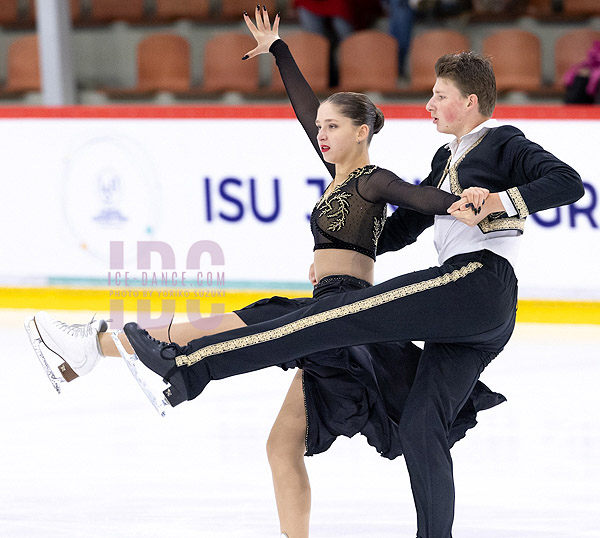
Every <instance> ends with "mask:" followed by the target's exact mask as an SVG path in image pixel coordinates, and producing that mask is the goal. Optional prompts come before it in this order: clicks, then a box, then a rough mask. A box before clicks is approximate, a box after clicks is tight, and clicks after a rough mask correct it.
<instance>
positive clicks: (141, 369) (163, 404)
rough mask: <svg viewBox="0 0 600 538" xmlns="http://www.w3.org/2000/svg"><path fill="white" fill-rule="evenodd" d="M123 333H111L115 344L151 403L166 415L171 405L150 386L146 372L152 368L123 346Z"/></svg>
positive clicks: (161, 413) (161, 414) (159, 412)
mask: <svg viewBox="0 0 600 538" xmlns="http://www.w3.org/2000/svg"><path fill="white" fill-rule="evenodd" d="M122 333H123V331H116V332H113V333H111V336H112V339H113V341H114V343H115V345H116V346H117V349H118V351H119V353H120V355H121V357H122V358H123V360H124V361H125V364H126V365H127V368H129V371H130V372H131V375H133V377H134V378H135V380H136V381H137V384H138V385H139V386H140V388H141V389H142V390H143V391H144V394H145V395H146V397H147V398H148V400H150V403H151V404H152V405H153V406H154V409H156V411H157V412H158V414H159V415H160V416H161V417H164V416H165V414H166V408H167V407H170V405H169V403H168V402H167V400H166V399H165V398H164V396H163V395H162V394H161V396H159V397H157V396H156V393H155V392H154V391H153V390H152V389H151V388H150V387H149V386H148V383H147V381H146V379H145V378H146V372H150V370H148V369H147V368H146V367H145V366H144V365H143V364H142V361H140V360H139V359H138V357H137V355H136V354H135V353H134V354H133V355H130V354H129V353H127V351H126V350H125V348H124V347H123V344H122V343H121V340H120V339H119V335H120V334H122ZM152 375H153V376H155V374H154V373H152Z"/></svg>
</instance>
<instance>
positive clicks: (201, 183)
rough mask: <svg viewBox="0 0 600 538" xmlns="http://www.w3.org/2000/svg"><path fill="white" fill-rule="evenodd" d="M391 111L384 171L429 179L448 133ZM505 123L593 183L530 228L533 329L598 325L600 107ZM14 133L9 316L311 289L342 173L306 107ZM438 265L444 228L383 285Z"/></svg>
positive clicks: (525, 277)
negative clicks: (318, 231) (329, 168)
mask: <svg viewBox="0 0 600 538" xmlns="http://www.w3.org/2000/svg"><path fill="white" fill-rule="evenodd" d="M383 110H384V113H385V114H386V124H385V126H384V129H383V130H382V131H381V133H379V134H378V135H377V136H376V137H375V138H374V140H373V143H372V147H371V161H372V162H373V163H375V164H378V165H380V166H383V167H386V168H389V169H391V170H394V171H395V172H396V173H398V175H400V176H401V177H403V178H404V179H405V180H407V181H411V182H415V183H416V182H418V181H420V180H422V179H423V178H424V176H425V175H426V174H427V172H428V169H429V168H428V167H429V163H430V160H431V157H432V155H433V153H434V151H435V150H436V149H437V148H438V147H439V146H440V145H442V144H444V143H446V142H448V141H449V137H448V136H446V135H441V134H438V133H436V132H435V128H434V126H433V125H432V124H431V120H430V119H429V118H428V114H427V113H426V112H425V111H424V110H423V109H422V107H413V106H402V107H401V106H387V107H383ZM496 117H497V118H498V120H499V122H500V123H510V124H513V125H515V126H517V127H519V128H520V129H521V130H522V131H523V132H524V133H525V135H526V136H527V137H529V138H530V139H532V140H534V141H536V142H538V143H540V144H541V145H542V146H543V147H544V148H546V149H548V150H549V151H551V152H553V153H554V154H556V155H557V156H558V157H559V158H561V159H563V160H564V161H566V162H567V163H569V164H571V165H572V166H573V167H574V168H576V169H577V170H578V172H579V173H580V174H581V176H582V178H583V180H584V182H585V186H586V195H585V197H584V198H582V199H581V200H580V201H578V202H576V203H575V204H573V205H571V206H569V207H563V208H560V209H556V210H549V211H546V212H543V213H540V214H539V215H534V216H532V217H530V218H529V219H528V222H527V227H526V232H525V235H524V237H523V241H522V252H521V257H520V263H519V266H518V267H517V274H518V276H519V287H520V296H521V304H520V310H519V315H520V319H521V320H523V321H544V320H546V321H554V320H559V321H560V320H568V321H570V322H572V323H585V322H587V323H590V322H591V323H599V322H600V321H599V319H598V318H599V317H600V314H599V310H600V306H599V305H600V283H599V281H598V278H597V274H598V270H597V267H598V262H599V261H600V241H599V233H598V223H599V222H600V210H599V209H598V190H599V189H600V172H598V169H597V160H596V159H595V153H596V152H597V146H598V144H597V141H598V140H600V111H599V110H597V109H595V108H592V107H589V108H588V107H504V108H501V107H500V108H498V110H497V113H496ZM0 124H1V125H2V127H3V128H0V141H1V143H2V147H3V149H4V151H3V159H2V162H1V164H0V168H1V171H2V175H1V177H2V179H1V181H2V187H3V192H4V195H5V196H4V200H5V203H4V208H3V209H4V210H3V212H2V215H1V216H0V219H1V220H0V223H1V224H2V227H3V229H4V230H5V231H6V232H7V233H5V237H4V238H3V254H4V255H3V256H2V261H1V262H0V286H1V289H0V307H4V308H10V307H13V308H14V307H16V308H37V307H44V308H51V307H52V308H61V307H62V308H65V309H70V308H77V309H80V308H83V309H88V308H89V309H94V310H102V311H107V310H112V309H114V310H115V311H131V310H144V309H147V310H149V311H152V312H157V311H167V310H169V309H173V310H174V311H176V312H180V313H185V312H188V311H189V310H190V309H191V310H195V309H199V310H200V311H202V312H204V313H206V312H207V311H210V307H209V306H208V305H210V304H214V305H216V306H215V307H214V308H215V309H216V310H215V311H218V310H219V309H222V308H223V309H230V308H237V307H239V306H243V305H244V304H247V303H248V302H251V301H253V300H255V299H257V298H259V297H262V296H264V295H270V294H273V293H275V294H281V295H306V294H307V293H309V292H310V286H309V285H308V282H307V278H306V277H307V273H308V266H309V265H310V263H311V257H312V252H311V251H312V243H311V236H310V232H309V227H308V215H309V214H310V211H311V209H312V206H313V204H314V203H315V201H316V200H317V199H318V197H319V195H320V194H321V192H322V189H323V188H324V187H325V186H326V184H327V182H328V177H327V173H326V170H325V168H324V167H323V165H322V163H321V161H320V159H319V158H318V156H317V155H316V153H315V152H314V149H313V148H312V146H311V145H310V143H309V142H308V140H307V138H306V135H305V134H304V132H303V130H302V129H301V128H300V127H299V125H298V124H297V122H296V121H295V119H294V118H293V114H292V112H291V109H290V108H289V107H287V106H274V107H262V106H257V107H102V108H95V107H71V108H57V109H41V108H23V109H13V110H4V111H0ZM390 210H391V208H390ZM436 262H437V260H436V254H435V250H434V248H433V246H432V234H431V231H430V230H428V231H427V232H425V234H424V236H423V238H421V239H420V240H419V241H418V242H417V244H416V245H412V246H410V247H408V248H407V249H405V252H400V253H396V254H387V255H385V256H382V257H380V258H379V259H378V261H377V264H376V276H377V280H384V279H386V278H389V277H392V276H394V275H396V274H398V273H402V272H407V271H412V270H416V269H419V268H422V267H425V266H429V265H432V264H435V263H436ZM111 301H113V302H112V303H111ZM119 301H120V302H119ZM54 305H56V306H54ZM565 316H567V318H565Z"/></svg>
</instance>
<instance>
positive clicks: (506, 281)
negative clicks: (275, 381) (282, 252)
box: [179, 250, 517, 538]
mask: <svg viewBox="0 0 600 538" xmlns="http://www.w3.org/2000/svg"><path fill="white" fill-rule="evenodd" d="M516 307H517V280H516V277H515V275H514V272H513V269H512V267H511V265H510V264H509V263H508V261H507V260H505V259H504V258H502V257H501V256H498V255H496V254H494V253H492V252H490V251H487V250H482V251H478V252H473V253H468V254H462V255H458V256H454V257H453V258H451V259H449V260H448V261H446V262H445V263H444V264H443V265H442V266H439V267H431V268H429V269H425V270H422V271H416V272H413V273H409V274H407V275H402V276H398V277H396V278H393V279H391V280H388V281H386V282H383V283H381V284H377V285H376V286H373V287H370V288H366V289H363V290H357V291H352V292H347V293H341V294H336V295H332V296H330V297H324V298H322V299H320V300H319V301H316V302H315V303H314V304H311V305H310V306H307V307H305V308H301V309H299V310H297V311H296V312H293V313H290V314H287V315H285V316H282V317H280V318H277V319H275V320H272V321H267V322H264V323H259V324H256V325H252V326H249V327H244V328H241V329H235V330H234V331H230V332H227V333H221V334H217V335H211V336H208V337H204V338H200V339H198V340H194V341H192V342H190V343H189V344H188V346H186V347H185V348H184V351H185V353H186V356H185V357H180V358H179V363H180V364H185V365H187V369H186V374H187V380H188V385H189V391H190V392H189V393H190V397H191V398H193V397H195V396H197V395H198V394H200V393H201V392H202V390H203V389H204V387H205V386H206V385H207V384H208V382H209V381H210V380H212V379H223V378H225V377H230V376H232V375H237V374H241V373H244V372H249V371H254V370H258V369H261V368H265V367H267V366H271V365H276V364H282V363H285V362H286V361H289V360H292V359H297V358H300V357H303V356H306V355H308V354H311V353H317V352H321V351H324V350H328V349H336V348H341V347H346V346H351V345H359V344H367V343H374V342H389V341H408V340H422V341H425V347H424V350H423V354H422V356H421V360H420V362H419V367H418V370H417V374H416V378H415V381H414V384H413V387H412V389H411V391H410V394H409V396H408V400H407V402H406V405H405V408H404V412H403V414H402V417H401V422H400V431H401V442H402V448H403V452H404V456H405V459H406V464H407V467H408V471H409V475H410V480H411V487H412V490H413V496H414V499H415V506H416V509H417V522H418V533H419V534H418V536H419V538H450V537H451V532H452V522H453V518H454V480H453V473H452V458H451V456H450V449H449V446H448V429H449V425H450V424H451V423H452V422H453V420H454V418H455V417H456V414H457V413H458V411H459V410H460V408H461V407H462V405H463V404H464V403H465V401H466V399H467V397H468V396H469V395H470V393H471V391H472V390H473V387H474V385H475V383H476V382H477V380H478V378H479V375H480V374H481V372H482V371H483V369H484V368H485V367H486V366H487V365H488V364H489V362H490V361H491V360H492V359H493V358H494V357H495V356H496V355H497V354H498V353H500V351H501V350H502V349H503V348H504V346H505V345H506V343H507V342H508V340H509V338H510V336H511V334H512V331H513V328H514V323H515V316H516Z"/></svg>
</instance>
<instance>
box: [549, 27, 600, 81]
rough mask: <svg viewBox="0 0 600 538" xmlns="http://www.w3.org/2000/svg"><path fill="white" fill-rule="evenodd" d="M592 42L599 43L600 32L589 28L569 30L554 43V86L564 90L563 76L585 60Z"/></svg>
mask: <svg viewBox="0 0 600 538" xmlns="http://www.w3.org/2000/svg"><path fill="white" fill-rule="evenodd" d="M594 41H600V31H599V30H591V29H589V28H579V29H577V30H571V31H570V32H567V33H566V34H564V35H562V36H560V37H559V38H558V39H557V40H556V42H555V43H554V85H555V86H556V87H557V88H561V89H563V88H564V83H563V80H562V79H563V76H564V74H565V73H566V72H567V70H568V69H569V68H570V67H571V66H573V65H575V64H577V63H579V62H582V61H583V60H585V58H586V56H587V52H588V50H589V49H590V47H591V46H592V43H593V42H594Z"/></svg>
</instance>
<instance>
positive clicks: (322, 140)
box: [315, 103, 359, 164]
mask: <svg viewBox="0 0 600 538" xmlns="http://www.w3.org/2000/svg"><path fill="white" fill-rule="evenodd" d="M315 123H316V125H317V129H318V134H317V141H318V143H319V148H320V149H321V153H322V154H323V158H324V159H325V161H326V162H328V163H331V164H340V163H343V162H344V160H345V159H347V158H349V157H350V156H351V155H352V152H354V151H356V148H357V142H358V136H359V127H357V126H356V125H354V124H353V123H352V120H351V119H350V118H348V117H346V116H344V115H342V114H341V113H340V111H339V108H338V107H337V106H336V105H334V104H332V103H323V104H322V105H321V106H320V107H319V110H318V112H317V119H316V121H315Z"/></svg>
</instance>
